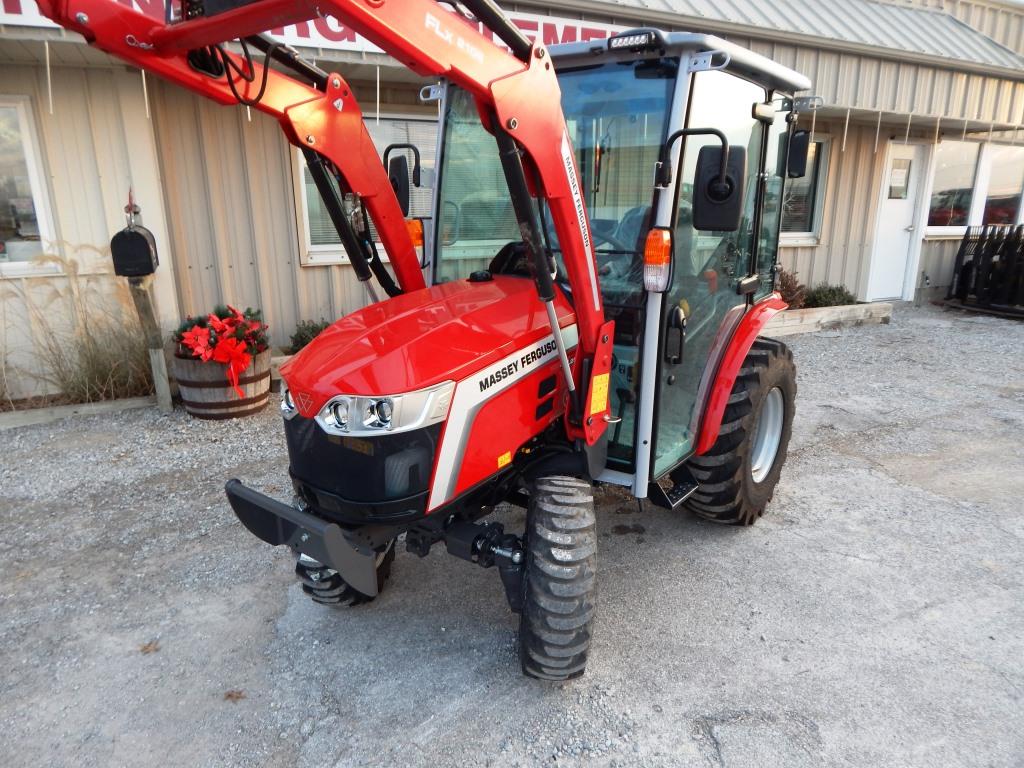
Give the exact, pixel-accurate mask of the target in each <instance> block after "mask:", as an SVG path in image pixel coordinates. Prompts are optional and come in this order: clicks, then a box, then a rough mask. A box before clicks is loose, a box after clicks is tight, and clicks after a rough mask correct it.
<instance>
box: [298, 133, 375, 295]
mask: <svg viewBox="0 0 1024 768" xmlns="http://www.w3.org/2000/svg"><path fill="white" fill-rule="evenodd" d="M302 156H303V157H304V158H306V165H307V166H308V167H309V174H310V176H312V177H313V183H314V184H316V188H317V191H318V192H319V193H320V197H321V198H322V199H323V202H324V208H326V209H327V215H328V216H330V217H331V223H332V224H333V225H334V228H335V229H336V230H337V232H338V237H339V238H341V245H342V247H343V248H344V249H345V252H346V253H347V254H348V258H349V260H350V261H351V262H352V269H354V270H355V273H356V277H357V278H359V282H361V283H365V282H366V281H368V280H369V279H370V278H371V277H373V273H372V272H371V271H370V265H369V263H368V262H367V259H366V252H365V251H364V250H363V248H364V246H363V243H362V242H361V241H360V239H359V235H357V234H356V231H355V229H353V227H352V222H351V221H349V219H348V216H346V215H345V208H344V206H343V205H342V203H341V196H340V195H339V194H338V190H337V187H335V185H334V183H333V182H332V181H331V174H330V172H329V171H328V170H327V166H326V165H324V159H323V157H322V156H321V155H320V153H319V152H317V151H316V150H313V149H310V148H308V147H302Z"/></svg>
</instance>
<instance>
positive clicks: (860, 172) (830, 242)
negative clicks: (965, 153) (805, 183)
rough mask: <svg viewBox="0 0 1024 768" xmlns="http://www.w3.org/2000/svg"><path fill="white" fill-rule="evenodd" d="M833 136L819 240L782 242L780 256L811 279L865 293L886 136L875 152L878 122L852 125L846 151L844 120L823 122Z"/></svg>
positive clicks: (820, 128)
mask: <svg viewBox="0 0 1024 768" xmlns="http://www.w3.org/2000/svg"><path fill="white" fill-rule="evenodd" d="M815 131H816V135H820V136H828V137H829V138H830V140H831V141H830V150H829V159H828V177H827V179H826V187H825V196H824V199H823V203H824V205H825V209H824V211H823V216H822V226H821V233H820V239H819V242H818V244H817V245H805V246H797V247H783V248H782V250H781V252H780V262H781V263H782V265H783V266H785V267H786V268H787V269H791V270H796V271H797V272H798V273H799V278H800V280H801V282H803V283H805V284H807V285H817V284H819V283H839V284H842V285H845V286H846V287H847V288H849V289H850V290H851V291H853V292H854V293H856V294H858V295H861V294H863V293H864V290H865V289H866V288H867V264H868V262H869V260H870V256H871V247H872V243H873V240H874V235H875V212H876V209H877V201H878V190H879V188H880V186H881V183H882V181H881V176H882V164H883V160H884V157H885V141H884V139H883V141H882V143H881V144H880V146H879V148H878V153H877V154H875V152H874V143H875V129H874V126H862V125H851V126H850V128H849V130H848V132H847V136H846V151H845V152H843V151H842V125H841V124H840V125H838V126H837V125H834V124H833V125H831V126H830V125H829V124H828V123H825V124H818V125H817V126H815Z"/></svg>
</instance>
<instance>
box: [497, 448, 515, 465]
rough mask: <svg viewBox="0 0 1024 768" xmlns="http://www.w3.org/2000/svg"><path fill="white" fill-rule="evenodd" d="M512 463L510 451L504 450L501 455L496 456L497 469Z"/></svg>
mask: <svg viewBox="0 0 1024 768" xmlns="http://www.w3.org/2000/svg"><path fill="white" fill-rule="evenodd" d="M511 463H512V451H505V452H504V453H503V454H501V456H499V457H498V469H501V468H502V467H505V466H508V465H509V464H511Z"/></svg>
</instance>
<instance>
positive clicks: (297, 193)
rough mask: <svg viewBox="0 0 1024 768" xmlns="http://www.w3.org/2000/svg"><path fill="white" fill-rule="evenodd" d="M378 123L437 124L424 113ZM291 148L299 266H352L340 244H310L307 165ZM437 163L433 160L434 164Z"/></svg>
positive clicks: (426, 177)
mask: <svg viewBox="0 0 1024 768" xmlns="http://www.w3.org/2000/svg"><path fill="white" fill-rule="evenodd" d="M380 119H381V120H406V121H413V122H420V123H433V124H434V125H435V127H437V126H438V125H439V124H440V121H439V119H438V118H437V116H433V117H432V116H430V115H428V114H424V113H422V112H421V113H412V112H384V113H381V115H380ZM375 120H376V116H375V115H374V116H370V115H365V114H364V115H363V122H364V123H365V124H367V125H368V124H370V122H371V121H375ZM289 147H290V150H291V152H290V157H291V164H292V190H293V198H292V199H293V201H294V208H295V227H296V234H297V236H298V248H299V265H300V266H302V267H325V266H334V265H338V264H351V263H352V261H351V259H349V257H348V254H347V253H345V248H344V247H343V246H342V245H341V244H340V243H339V244H337V245H333V244H328V245H314V244H313V243H312V237H311V235H310V228H309V208H308V205H307V197H306V185H305V180H304V178H303V171H304V170H305V167H306V161H305V159H304V158H303V157H302V149H301V148H299V147H293V146H291V145H289ZM435 162H436V160H435ZM431 177H432V174H430V173H428V172H427V171H426V169H424V171H423V183H424V184H428V183H429V181H430V178H431ZM375 242H376V243H377V245H378V246H380V245H381V243H380V240H376V241H375ZM378 250H379V252H380V260H381V261H382V262H383V263H385V264H389V263H390V261H391V260H390V259H389V258H388V254H387V251H385V250H384V248H383V247H380V248H378Z"/></svg>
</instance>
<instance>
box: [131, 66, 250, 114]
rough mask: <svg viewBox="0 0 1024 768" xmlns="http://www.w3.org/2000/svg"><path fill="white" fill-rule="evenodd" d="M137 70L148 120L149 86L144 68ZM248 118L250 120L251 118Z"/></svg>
mask: <svg viewBox="0 0 1024 768" xmlns="http://www.w3.org/2000/svg"><path fill="white" fill-rule="evenodd" d="M139 72H141V73H142V101H143V102H144V103H145V105H146V119H147V120H149V119H151V118H150V116H149V88H147V87H146V70H144V69H140V70H139ZM245 109H246V111H248V109H249V108H248V107H246V108H245ZM249 119H250V120H251V119H252V118H249Z"/></svg>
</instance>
